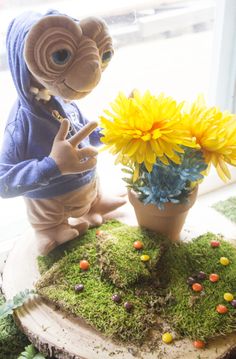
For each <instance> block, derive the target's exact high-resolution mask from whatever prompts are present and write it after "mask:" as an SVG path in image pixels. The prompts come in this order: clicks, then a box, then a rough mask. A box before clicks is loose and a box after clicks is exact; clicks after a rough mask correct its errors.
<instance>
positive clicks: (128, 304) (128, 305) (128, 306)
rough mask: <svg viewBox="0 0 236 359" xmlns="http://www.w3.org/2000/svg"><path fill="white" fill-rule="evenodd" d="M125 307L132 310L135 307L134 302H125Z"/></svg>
mask: <svg viewBox="0 0 236 359" xmlns="http://www.w3.org/2000/svg"><path fill="white" fill-rule="evenodd" d="M124 307H125V309H126V311H127V312H131V310H132V309H133V304H132V303H130V302H125V303H124Z"/></svg>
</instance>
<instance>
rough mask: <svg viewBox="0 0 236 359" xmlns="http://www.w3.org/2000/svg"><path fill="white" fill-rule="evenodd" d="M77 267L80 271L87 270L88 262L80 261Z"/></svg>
mask: <svg viewBox="0 0 236 359" xmlns="http://www.w3.org/2000/svg"><path fill="white" fill-rule="evenodd" d="M79 266H80V269H82V270H88V269H89V267H90V264H89V262H88V261H86V260H85V259H83V260H82V261H80V263H79Z"/></svg>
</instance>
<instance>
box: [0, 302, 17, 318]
mask: <svg viewBox="0 0 236 359" xmlns="http://www.w3.org/2000/svg"><path fill="white" fill-rule="evenodd" d="M13 305H14V304H13V300H9V301H7V302H5V303H3V304H2V305H0V319H3V318H6V317H7V316H8V315H10V314H12V313H13Z"/></svg>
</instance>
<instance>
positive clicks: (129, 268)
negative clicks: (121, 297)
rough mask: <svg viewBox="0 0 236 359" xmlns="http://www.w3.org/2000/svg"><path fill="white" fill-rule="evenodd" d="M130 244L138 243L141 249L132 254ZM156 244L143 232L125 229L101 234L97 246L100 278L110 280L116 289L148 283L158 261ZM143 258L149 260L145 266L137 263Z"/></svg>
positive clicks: (158, 254)
mask: <svg viewBox="0 0 236 359" xmlns="http://www.w3.org/2000/svg"><path fill="white" fill-rule="evenodd" d="M134 241H141V242H142V243H143V245H144V249H143V250H135V249H134V247H133V243H134ZM159 241H160V238H158V240H157V238H155V237H154V238H152V237H151V236H149V235H148V232H147V231H144V230H143V231H141V230H140V229H139V228H132V227H128V226H121V227H118V228H115V229H111V230H107V231H106V232H102V233H101V235H100V241H98V243H97V246H98V252H99V264H100V273H101V276H102V278H103V279H105V280H108V279H110V280H111V282H112V283H113V284H115V285H116V286H117V287H119V288H128V287H130V286H132V285H134V284H135V283H137V282H140V281H142V282H144V281H148V280H150V279H151V278H152V276H153V273H154V272H155V269H156V265H157V262H158V260H159V258H160V245H159V243H158V242H159ZM144 254H145V255H148V256H149V257H150V260H149V261H147V262H146V263H143V262H142V261H141V260H140V256H141V255H144Z"/></svg>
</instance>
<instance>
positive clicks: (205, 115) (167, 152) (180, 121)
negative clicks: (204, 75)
mask: <svg viewBox="0 0 236 359" xmlns="http://www.w3.org/2000/svg"><path fill="white" fill-rule="evenodd" d="M101 125H102V128H103V130H102V134H103V137H102V142H103V143H104V144H105V145H106V146H105V148H108V149H109V150H110V152H111V153H112V154H114V155H116V156H117V157H116V163H121V164H122V165H123V166H124V168H123V171H124V172H125V173H126V174H127V177H126V178H124V180H125V181H126V182H127V185H128V195H129V199H130V202H131V204H132V205H133V206H134V209H135V212H136V216H137V220H138V223H139V224H140V225H141V226H144V227H146V228H149V229H152V230H155V231H157V232H161V233H163V234H166V235H167V236H169V237H170V239H171V240H178V239H179V234H180V231H181V229H182V226H183V224H184V221H185V218H186V215H187V212H188V210H189V208H190V207H191V206H192V205H193V203H194V202H195V199H196V196H197V189H198V184H199V182H201V181H202V180H203V178H204V176H205V175H207V173H208V171H209V168H210V165H211V164H213V165H214V166H215V168H216V170H217V173H218V174H219V176H220V177H221V178H222V180H224V181H226V180H227V179H229V178H230V172H229V170H228V167H227V163H228V164H231V165H236V120H235V115H233V114H231V113H229V112H221V111H220V109H219V108H217V107H207V105H206V103H205V101H204V99H203V98H202V97H201V96H199V97H198V98H197V100H196V101H194V102H193V104H186V103H185V102H181V103H177V102H176V101H175V100H174V99H173V98H171V97H167V96H165V95H164V94H160V95H158V96H155V95H152V94H151V93H150V92H149V91H146V92H145V93H144V94H143V95H142V94H140V92H139V91H137V90H134V91H133V93H132V96H131V97H127V96H125V95H124V94H123V93H119V95H118V96H117V98H116V99H115V100H114V102H113V103H111V110H105V111H104V115H103V116H101Z"/></svg>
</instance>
